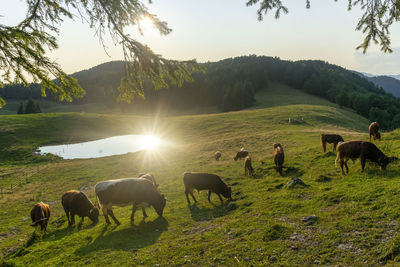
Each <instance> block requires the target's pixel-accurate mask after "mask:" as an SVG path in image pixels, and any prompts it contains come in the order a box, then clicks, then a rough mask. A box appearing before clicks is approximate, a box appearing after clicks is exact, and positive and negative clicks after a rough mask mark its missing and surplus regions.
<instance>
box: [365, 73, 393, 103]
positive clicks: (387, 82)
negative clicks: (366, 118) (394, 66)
mask: <svg viewBox="0 0 400 267" xmlns="http://www.w3.org/2000/svg"><path fill="white" fill-rule="evenodd" d="M367 79H368V80H369V81H371V82H373V83H374V84H375V85H377V86H380V87H382V88H383V89H384V90H385V91H386V92H387V93H389V94H392V95H394V96H395V97H399V98H400V80H398V79H396V78H393V77H389V76H374V77H367Z"/></svg>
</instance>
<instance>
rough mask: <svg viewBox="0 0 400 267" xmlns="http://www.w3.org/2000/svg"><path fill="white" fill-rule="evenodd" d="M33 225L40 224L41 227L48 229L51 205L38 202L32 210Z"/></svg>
mask: <svg viewBox="0 0 400 267" xmlns="http://www.w3.org/2000/svg"><path fill="white" fill-rule="evenodd" d="M31 219H32V224H31V226H33V227H36V226H38V225H40V229H42V230H45V231H47V224H48V222H49V219H50V206H49V205H47V204H44V203H43V202H40V203H38V204H36V205H35V206H34V207H33V208H32V210H31Z"/></svg>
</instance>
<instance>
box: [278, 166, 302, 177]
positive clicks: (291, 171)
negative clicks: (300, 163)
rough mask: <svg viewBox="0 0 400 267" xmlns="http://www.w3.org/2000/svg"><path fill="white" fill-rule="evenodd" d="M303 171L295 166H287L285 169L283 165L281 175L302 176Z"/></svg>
mask: <svg viewBox="0 0 400 267" xmlns="http://www.w3.org/2000/svg"><path fill="white" fill-rule="evenodd" d="M304 173H305V172H304V171H303V170H302V169H300V168H297V167H287V168H286V170H285V167H284V169H283V177H296V178H299V177H301V176H303V174H304Z"/></svg>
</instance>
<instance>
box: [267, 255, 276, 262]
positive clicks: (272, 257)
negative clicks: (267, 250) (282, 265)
mask: <svg viewBox="0 0 400 267" xmlns="http://www.w3.org/2000/svg"><path fill="white" fill-rule="evenodd" d="M268 260H269V262H277V260H278V259H277V258H276V257H275V256H271V257H269V259H268Z"/></svg>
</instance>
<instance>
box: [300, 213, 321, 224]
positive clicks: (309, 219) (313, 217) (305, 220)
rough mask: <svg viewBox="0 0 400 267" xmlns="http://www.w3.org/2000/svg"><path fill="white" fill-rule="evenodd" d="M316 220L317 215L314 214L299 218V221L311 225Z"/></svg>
mask: <svg viewBox="0 0 400 267" xmlns="http://www.w3.org/2000/svg"><path fill="white" fill-rule="evenodd" d="M317 220H318V217H317V216H316V215H315V214H314V215H311V216H307V217H303V218H301V221H302V222H303V223H305V224H306V225H312V224H314V223H315V222H316V221H317Z"/></svg>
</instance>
